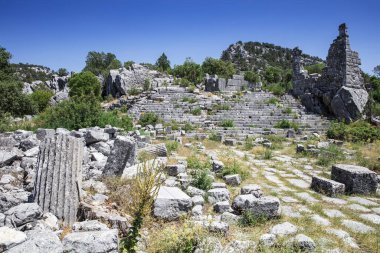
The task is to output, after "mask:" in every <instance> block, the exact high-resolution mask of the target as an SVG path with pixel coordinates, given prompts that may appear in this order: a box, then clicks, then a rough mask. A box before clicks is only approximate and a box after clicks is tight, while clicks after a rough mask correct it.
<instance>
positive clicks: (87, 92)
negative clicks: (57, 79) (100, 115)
mask: <svg viewBox="0 0 380 253" xmlns="http://www.w3.org/2000/svg"><path fill="white" fill-rule="evenodd" d="M69 88H70V91H69V95H70V97H84V96H92V97H95V98H100V92H101V85H100V82H99V80H98V78H97V77H96V76H95V75H94V74H93V73H91V72H89V71H84V72H81V73H79V74H75V75H74V76H73V77H71V78H70V79H69Z"/></svg>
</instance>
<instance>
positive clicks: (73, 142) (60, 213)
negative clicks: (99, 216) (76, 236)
mask: <svg viewBox="0 0 380 253" xmlns="http://www.w3.org/2000/svg"><path fill="white" fill-rule="evenodd" d="M82 161H83V142H82V141H81V140H80V139H77V138H75V137H72V136H68V135H61V134H59V135H56V136H54V137H53V138H46V139H45V140H44V141H43V142H42V143H41V146H40V153H39V156H38V162H37V175H36V180H35V186H34V193H33V198H34V201H35V202H36V203H38V205H39V206H40V207H41V208H42V210H43V211H44V212H51V213H53V214H54V215H55V216H57V218H58V219H59V220H62V221H63V223H64V224H65V225H71V224H72V223H74V222H75V221H76V218H77V212H78V207H79V201H80V198H81V196H80V190H81V183H82Z"/></svg>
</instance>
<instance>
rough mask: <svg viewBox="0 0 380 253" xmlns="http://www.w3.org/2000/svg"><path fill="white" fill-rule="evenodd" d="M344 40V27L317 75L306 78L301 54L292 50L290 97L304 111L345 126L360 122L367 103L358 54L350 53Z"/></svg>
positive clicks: (345, 36) (345, 32) (342, 25)
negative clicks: (342, 122)
mask: <svg viewBox="0 0 380 253" xmlns="http://www.w3.org/2000/svg"><path fill="white" fill-rule="evenodd" d="M348 37H349V36H348V34H347V26H346V24H341V25H340V26H339V36H338V37H337V38H336V39H335V40H334V42H333V43H332V44H331V46H330V49H329V53H328V56H327V59H326V67H325V68H324V69H323V71H322V74H321V75H319V74H309V73H308V72H307V70H305V69H304V68H303V61H302V58H301V55H302V51H301V50H299V49H298V48H295V49H294V50H293V73H294V74H293V86H294V87H293V95H294V96H296V97H300V98H301V101H302V103H303V104H304V105H305V107H306V108H307V109H308V110H310V111H313V112H316V113H320V114H333V115H334V116H335V117H336V118H338V119H339V120H342V121H346V122H350V121H355V120H357V119H360V118H361V117H362V116H363V114H364V110H365V107H366V105H367V102H368V92H367V91H366V89H365V87H364V80H363V77H362V71H361V69H360V67H359V66H360V64H361V62H360V58H359V54H358V53H357V52H355V51H352V50H351V47H350V42H349V39H348Z"/></svg>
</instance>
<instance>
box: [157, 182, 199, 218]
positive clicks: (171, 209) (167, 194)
mask: <svg viewBox="0 0 380 253" xmlns="http://www.w3.org/2000/svg"><path fill="white" fill-rule="evenodd" d="M192 206H193V205H192V201H191V198H190V197H189V196H188V195H187V194H186V193H184V192H183V191H181V190H180V189H179V188H177V187H166V186H162V187H161V188H160V190H159V192H158V195H157V198H156V200H155V201H154V207H153V214H154V216H156V217H158V218H161V219H165V220H176V219H178V218H179V217H180V216H181V215H182V214H185V213H187V212H188V211H190V210H191V207H192Z"/></svg>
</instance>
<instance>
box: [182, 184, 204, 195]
mask: <svg viewBox="0 0 380 253" xmlns="http://www.w3.org/2000/svg"><path fill="white" fill-rule="evenodd" d="M186 193H187V194H189V196H190V197H193V196H205V194H206V192H205V191H204V190H201V189H198V188H197V187H194V186H191V185H190V186H189V187H187V189H186Z"/></svg>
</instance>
